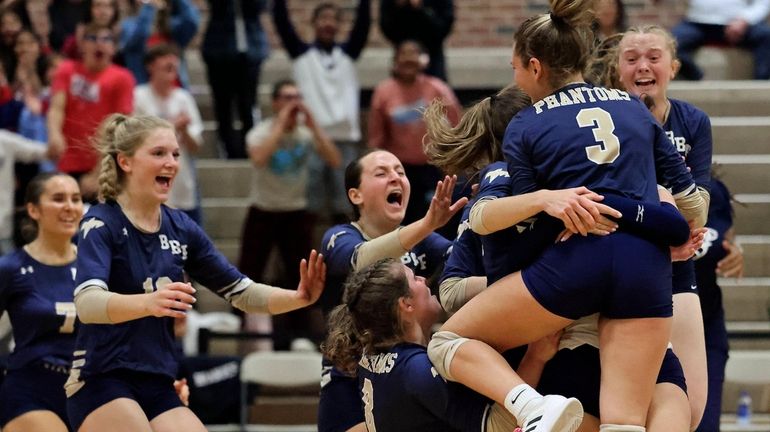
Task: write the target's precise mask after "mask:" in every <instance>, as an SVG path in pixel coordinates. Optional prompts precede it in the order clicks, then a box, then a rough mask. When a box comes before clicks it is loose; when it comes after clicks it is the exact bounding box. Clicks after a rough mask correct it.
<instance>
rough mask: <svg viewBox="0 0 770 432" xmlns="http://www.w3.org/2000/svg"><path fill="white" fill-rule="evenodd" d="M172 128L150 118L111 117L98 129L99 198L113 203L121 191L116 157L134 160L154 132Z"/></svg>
mask: <svg viewBox="0 0 770 432" xmlns="http://www.w3.org/2000/svg"><path fill="white" fill-rule="evenodd" d="M163 128H165V129H171V130H173V129H174V127H173V126H172V125H171V123H169V122H167V121H166V120H163V119H160V118H158V117H153V116H127V115H125V114H112V115H110V116H109V117H107V118H106V119H104V121H102V123H101V125H99V130H98V131H97V133H96V143H95V145H96V148H97V149H99V152H100V153H101V162H100V163H101V167H100V170H99V196H100V197H101V199H102V200H105V201H106V200H114V199H115V198H116V197H117V196H118V194H119V193H120V191H121V189H122V187H123V179H124V176H125V174H124V172H123V170H122V169H120V167H119V166H118V162H117V160H118V154H119V153H122V154H124V155H126V156H133V155H134V153H135V152H136V149H138V148H139V146H141V145H142V144H143V143H144V140H145V139H146V138H147V136H148V135H149V134H150V133H151V132H152V131H154V130H156V129H163Z"/></svg>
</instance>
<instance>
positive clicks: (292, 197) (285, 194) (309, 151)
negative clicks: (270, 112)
mask: <svg viewBox="0 0 770 432" xmlns="http://www.w3.org/2000/svg"><path fill="white" fill-rule="evenodd" d="M272 125H273V119H272V118H269V119H267V120H264V121H262V122H260V123H259V124H258V125H256V126H254V128H253V129H252V130H250V131H249V133H248V134H247V135H246V145H247V146H248V148H249V149H251V148H252V147H255V146H259V145H261V144H262V143H263V142H264V140H265V138H267V136H268V135H270V129H271V128H272ZM311 157H317V155H316V153H315V142H314V141H313V135H312V133H311V132H310V129H308V128H307V127H306V126H304V125H297V127H295V128H294V130H293V131H291V132H290V133H286V134H284V135H283V137H282V138H281V142H280V144H279V145H278V148H277V149H276V150H275V152H273V154H272V155H271V156H270V160H269V161H268V162H267V164H266V165H265V166H263V167H258V168H256V172H255V173H254V176H253V180H252V186H251V192H250V194H249V195H250V199H251V204H252V205H253V206H254V207H257V208H259V209H261V210H265V211H295V210H303V209H305V208H307V192H306V189H307V181H308V160H309V158H311Z"/></svg>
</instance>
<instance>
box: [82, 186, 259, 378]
mask: <svg viewBox="0 0 770 432" xmlns="http://www.w3.org/2000/svg"><path fill="white" fill-rule="evenodd" d="M77 268H78V271H77V280H76V283H77V288H76V291H75V293H76V294H77V291H78V290H80V289H82V288H84V287H86V286H90V285H95V286H98V287H101V288H104V289H105V290H109V291H111V292H115V293H119V294H143V293H151V292H153V291H155V290H157V289H162V288H163V286H164V285H166V284H168V283H171V282H184V273H185V272H186V273H187V274H189V275H190V277H191V278H192V279H193V280H195V281H197V282H199V283H201V284H202V285H204V286H206V287H209V288H210V289H212V290H213V291H214V292H216V293H217V294H219V295H220V296H223V297H225V298H226V299H229V298H230V297H231V296H233V295H236V294H238V293H240V292H242V291H243V290H244V289H245V288H246V287H247V286H248V285H249V284H250V283H251V281H250V280H249V279H248V278H246V277H245V276H243V275H242V274H241V273H240V272H238V270H236V268H235V267H233V266H232V265H231V264H230V263H229V262H228V261H227V259H226V258H225V257H224V256H222V255H221V254H220V253H219V252H218V251H217V250H216V249H215V248H214V245H213V244H212V243H211V240H209V238H208V237H207V236H206V234H205V233H204V232H203V231H202V230H201V228H200V227H199V226H198V224H196V223H195V222H193V221H192V219H190V218H189V217H188V216H187V215H186V214H184V213H183V212H182V211H179V210H174V209H170V208H168V207H166V206H161V223H160V229H159V230H158V231H157V232H155V233H145V232H142V231H140V230H138V229H136V228H135V227H134V226H133V225H132V224H131V222H130V221H129V220H128V218H126V216H125V215H124V214H123V212H122V210H121V209H120V206H119V205H118V204H117V203H116V202H114V201H111V202H108V203H107V204H99V205H96V206H93V207H91V208H90V209H89V210H88V213H87V214H86V216H85V217H84V218H83V221H82V222H81V223H80V233H79V235H78V259H77ZM175 346H176V345H175V342H174V334H173V319H172V318H169V317H163V318H156V317H145V318H140V319H137V320H132V321H127V322H124V323H119V324H82V325H81V326H80V327H79V329H78V335H77V341H76V344H75V349H76V351H75V359H74V362H73V369H75V368H79V369H80V372H79V373H80V376H81V377H83V378H87V377H88V376H90V375H93V374H96V373H103V372H107V371H110V370H113V369H121V368H122V369H131V370H135V371H141V372H151V373H157V374H164V375H169V376H171V377H175V376H176V372H177V354H176V350H175Z"/></svg>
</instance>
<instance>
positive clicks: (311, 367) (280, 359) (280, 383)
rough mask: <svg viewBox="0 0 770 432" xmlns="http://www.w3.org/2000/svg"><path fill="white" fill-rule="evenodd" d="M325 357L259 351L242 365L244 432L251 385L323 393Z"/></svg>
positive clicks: (300, 353) (250, 355) (314, 354)
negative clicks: (307, 388)
mask: <svg viewBox="0 0 770 432" xmlns="http://www.w3.org/2000/svg"><path fill="white" fill-rule="evenodd" d="M320 383H321V354H320V353H318V352H308V351H258V352H254V353H251V354H248V355H247V356H246V357H244V358H243V361H242V362H241V431H242V432H245V431H246V426H247V424H248V414H249V413H248V411H249V410H248V406H249V403H250V401H249V395H248V386H249V384H258V385H262V386H272V387H279V388H289V389H290V388H292V387H304V386H312V385H317V386H318V387H319V391H320Z"/></svg>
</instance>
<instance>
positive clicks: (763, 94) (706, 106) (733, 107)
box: [668, 81, 770, 117]
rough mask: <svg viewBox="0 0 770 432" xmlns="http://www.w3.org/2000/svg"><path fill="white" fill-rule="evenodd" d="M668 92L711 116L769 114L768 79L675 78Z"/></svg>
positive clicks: (769, 89)
mask: <svg viewBox="0 0 770 432" xmlns="http://www.w3.org/2000/svg"><path fill="white" fill-rule="evenodd" d="M668 95H669V96H670V97H672V98H676V99H682V100H684V101H687V102H689V103H691V104H693V105H695V106H697V107H698V108H700V109H702V110H703V111H705V112H706V113H707V114H708V115H709V116H711V117H718V116H723V117H730V116H735V117H741V116H768V115H770V82H768V81H698V82H692V81H675V82H673V83H671V87H670V88H669V92H668Z"/></svg>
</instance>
